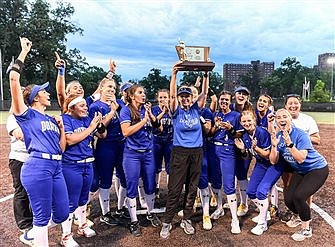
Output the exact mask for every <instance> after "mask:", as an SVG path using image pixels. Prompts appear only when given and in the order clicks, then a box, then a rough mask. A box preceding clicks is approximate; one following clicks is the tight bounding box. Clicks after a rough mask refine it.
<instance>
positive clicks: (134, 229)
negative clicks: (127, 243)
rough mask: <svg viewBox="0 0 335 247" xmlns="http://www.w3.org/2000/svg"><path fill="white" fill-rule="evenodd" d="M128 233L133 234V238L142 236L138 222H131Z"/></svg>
mask: <svg viewBox="0 0 335 247" xmlns="http://www.w3.org/2000/svg"><path fill="white" fill-rule="evenodd" d="M129 230H130V233H131V234H133V235H134V236H135V237H140V236H141V235H142V232H141V229H140V224H139V223H138V221H134V222H131V223H130V225H129Z"/></svg>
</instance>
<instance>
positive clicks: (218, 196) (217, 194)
mask: <svg viewBox="0 0 335 247" xmlns="http://www.w3.org/2000/svg"><path fill="white" fill-rule="evenodd" d="M212 191H213V194H214V196H215V197H216V201H217V203H218V205H217V206H216V209H222V203H223V200H222V191H221V189H214V188H212Z"/></svg>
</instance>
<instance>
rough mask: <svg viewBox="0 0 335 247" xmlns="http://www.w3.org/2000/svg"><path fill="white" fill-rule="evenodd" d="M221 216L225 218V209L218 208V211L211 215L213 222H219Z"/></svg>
mask: <svg viewBox="0 0 335 247" xmlns="http://www.w3.org/2000/svg"><path fill="white" fill-rule="evenodd" d="M221 216H224V209H223V208H221V209H219V208H217V209H216V210H215V211H214V213H212V214H211V219H213V220H217V219H219V218H220V217H221Z"/></svg>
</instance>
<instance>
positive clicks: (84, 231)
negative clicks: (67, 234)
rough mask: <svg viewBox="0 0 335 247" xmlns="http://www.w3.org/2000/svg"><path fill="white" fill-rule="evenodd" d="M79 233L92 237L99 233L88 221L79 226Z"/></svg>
mask: <svg viewBox="0 0 335 247" xmlns="http://www.w3.org/2000/svg"><path fill="white" fill-rule="evenodd" d="M77 233H78V234H79V235H82V236H85V237H86V238H90V237H93V236H95V235H97V234H96V233H95V231H94V230H93V229H91V228H90V227H89V226H88V225H87V224H86V223H85V224H84V225H82V226H81V227H79V228H78V230H77Z"/></svg>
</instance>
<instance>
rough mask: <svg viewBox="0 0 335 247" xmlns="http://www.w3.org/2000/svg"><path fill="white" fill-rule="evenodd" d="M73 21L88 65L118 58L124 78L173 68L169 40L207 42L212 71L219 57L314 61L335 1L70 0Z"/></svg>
mask: <svg viewBox="0 0 335 247" xmlns="http://www.w3.org/2000/svg"><path fill="white" fill-rule="evenodd" d="M67 2H70V3H71V4H72V5H73V6H74V8H75V14H74V16H73V18H72V20H73V21H74V22H75V23H77V24H78V25H79V26H80V27H81V28H83V29H84V33H83V36H73V35H72V36H69V37H68V38H69V42H68V47H69V48H78V49H79V50H80V51H81V53H82V55H83V56H85V57H86V58H87V60H88V62H89V64H90V65H97V66H100V67H103V68H104V69H106V70H107V68H108V59H109V57H112V58H113V59H114V60H116V62H117V65H118V67H117V73H118V74H120V75H121V76H122V79H123V80H129V79H142V78H143V77H144V76H147V75H148V73H149V71H150V69H152V68H158V69H160V70H161V71H162V74H163V75H170V74H171V67H172V65H173V64H174V62H175V61H177V59H178V57H177V54H176V51H175V45H177V44H178V41H179V40H183V41H185V43H186V45H200V46H209V47H210V48H211V50H210V59H211V61H213V62H215V64H216V67H215V69H214V70H215V71H217V72H218V73H219V74H221V75H222V66H223V64H224V63H250V61H251V60H261V61H266V62H270V61H274V62H275V67H278V66H280V62H282V61H283V60H284V59H285V58H286V57H288V56H290V57H296V58H297V59H298V61H300V62H301V64H302V65H305V66H310V67H311V66H313V65H315V64H317V56H318V54H321V53H326V52H335V41H334V40H335V13H334V9H335V1H332V0H330V1H329V0H322V1H321V0H320V1H308V0H305V1H303V0H290V1H289V0H287V1H285V0H282V1H277V0H271V1H270V0H258V1H256V0H245V1H242V0H235V1H232V0H231V1H228V0H221V1H219V0H208V1H205V0H188V1H187V0H166V1H163V0H156V1H153V0H143V1H142V0H136V1H135V0H134V1H130V0H100V1H93V0H72V1H67Z"/></svg>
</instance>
